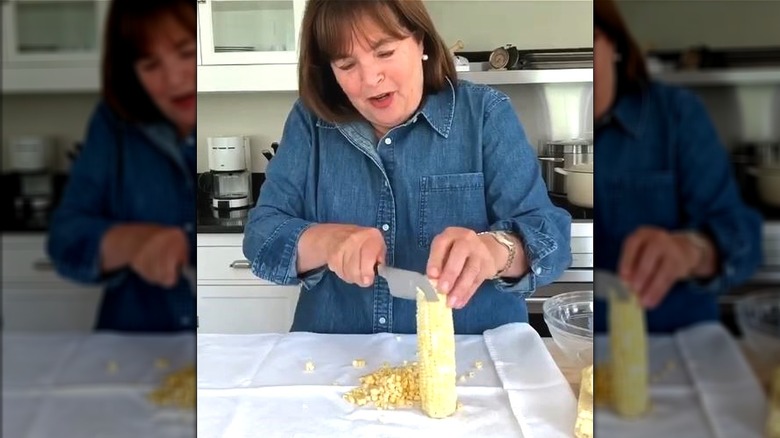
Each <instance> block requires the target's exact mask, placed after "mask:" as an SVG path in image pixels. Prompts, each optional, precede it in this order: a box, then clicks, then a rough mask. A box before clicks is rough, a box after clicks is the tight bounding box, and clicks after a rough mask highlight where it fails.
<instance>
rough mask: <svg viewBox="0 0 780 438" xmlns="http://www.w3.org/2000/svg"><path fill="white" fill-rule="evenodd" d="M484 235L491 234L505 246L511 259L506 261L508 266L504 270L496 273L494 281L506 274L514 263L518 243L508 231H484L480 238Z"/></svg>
mask: <svg viewBox="0 0 780 438" xmlns="http://www.w3.org/2000/svg"><path fill="white" fill-rule="evenodd" d="M483 234H489V235H490V236H491V237H493V238H494V239H496V241H497V242H498V243H500V244H501V245H503V246H504V247H505V248H506V249H507V251H509V257H507V259H506V264H505V265H504V267H503V268H501V269H499V270H498V272H496V275H495V276H494V277H493V279H497V278H500V277H501V276H502V275H503V273H504V272H506V271H507V270H508V269H509V268H510V267H511V266H512V262H514V260H515V255H517V242H515V241H514V239H512V238H511V237H510V236H511V234H509V232H507V231H483V232H481V233H479V234H477V235H478V236H480V235H483Z"/></svg>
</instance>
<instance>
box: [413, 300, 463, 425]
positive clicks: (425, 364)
mask: <svg viewBox="0 0 780 438" xmlns="http://www.w3.org/2000/svg"><path fill="white" fill-rule="evenodd" d="M434 287H435V285H434ZM417 355H418V361H419V366H420V371H419V373H420V374H419V377H420V402H421V405H422V410H423V412H425V414H426V415H428V416H429V417H432V418H444V417H448V416H450V415H452V414H453V413H455V409H456V408H457V392H456V389H455V384H456V382H455V379H456V377H455V330H454V327H453V323H452V309H451V308H449V307H447V297H446V296H445V295H441V294H440V295H439V300H438V301H435V302H429V301H427V300H426V298H425V293H424V292H423V291H422V290H420V289H419V288H418V289H417Z"/></svg>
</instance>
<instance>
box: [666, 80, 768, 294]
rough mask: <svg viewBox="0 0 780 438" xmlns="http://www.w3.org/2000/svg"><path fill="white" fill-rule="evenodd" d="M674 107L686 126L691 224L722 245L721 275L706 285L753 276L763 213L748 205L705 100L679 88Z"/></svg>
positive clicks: (683, 172) (685, 188) (684, 158)
mask: <svg viewBox="0 0 780 438" xmlns="http://www.w3.org/2000/svg"><path fill="white" fill-rule="evenodd" d="M670 106H671V107H672V108H675V109H676V110H677V111H678V114H677V118H678V120H679V126H680V127H681V129H679V130H678V132H677V136H676V137H677V138H676V150H677V153H678V157H677V162H678V166H680V167H681V168H680V170H679V171H678V172H677V173H678V175H679V176H680V187H681V193H682V196H683V200H682V205H683V208H684V212H685V217H686V218H688V220H687V223H686V224H685V228H687V229H693V230H698V231H700V232H702V233H704V234H705V235H707V236H709V237H710V238H711V239H712V240H713V243H714V244H715V246H716V247H717V251H718V256H719V265H720V269H719V271H718V274H717V275H716V276H715V277H713V278H710V279H707V280H706V281H703V282H698V283H699V285H700V287H703V288H704V289H706V290H708V291H711V292H720V291H726V290H728V289H729V288H731V287H734V286H738V285H739V284H741V283H743V282H745V281H746V280H748V279H749V278H750V277H751V276H752V275H753V274H754V273H755V272H756V270H757V269H758V267H759V266H760V264H761V254H762V251H761V225H762V220H761V216H760V215H759V214H758V212H756V211H755V210H753V209H751V208H750V207H748V206H747V205H746V204H745V203H744V201H743V200H742V197H741V195H740V193H739V188H738V186H737V183H736V181H735V180H734V178H733V176H732V174H731V164H730V163H731V162H730V160H729V158H728V152H727V150H726V148H725V147H724V146H723V144H722V143H721V141H720V139H719V137H718V134H717V131H716V130H715V127H714V126H713V124H712V122H711V121H710V119H709V116H708V114H707V110H706V109H705V107H704V105H703V104H702V103H701V101H700V100H699V99H698V98H697V97H696V96H695V95H694V94H693V93H691V92H689V91H687V90H678V91H677V93H676V94H675V96H674V100H673V102H672V105H670Z"/></svg>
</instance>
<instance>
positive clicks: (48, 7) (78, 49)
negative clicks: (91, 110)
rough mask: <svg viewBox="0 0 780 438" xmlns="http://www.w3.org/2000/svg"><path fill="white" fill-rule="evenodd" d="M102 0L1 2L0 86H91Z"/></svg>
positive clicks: (96, 77)
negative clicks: (0, 53)
mask: <svg viewBox="0 0 780 438" xmlns="http://www.w3.org/2000/svg"><path fill="white" fill-rule="evenodd" d="M108 5H109V2H107V1H102V0H7V1H6V2H4V3H3V5H2V23H3V27H2V39H3V47H2V51H3V71H2V90H3V92H5V93H8V92H36V91H97V90H98V88H99V86H100V80H99V78H100V75H99V66H100V62H99V61H100V56H101V50H102V37H103V27H104V22H105V18H106V13H107V9H108Z"/></svg>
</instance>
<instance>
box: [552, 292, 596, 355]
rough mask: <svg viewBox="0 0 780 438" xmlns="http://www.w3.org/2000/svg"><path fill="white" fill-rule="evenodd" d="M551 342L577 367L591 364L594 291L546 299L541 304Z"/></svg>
mask: <svg viewBox="0 0 780 438" xmlns="http://www.w3.org/2000/svg"><path fill="white" fill-rule="evenodd" d="M542 311H543V312H544V322H545V323H546V324H547V327H548V328H549V329H550V334H551V335H552V338H553V341H554V342H555V343H556V344H557V345H558V347H559V348H560V349H561V351H563V353H564V354H566V356H568V357H569V358H570V359H571V360H573V361H575V362H576V363H577V364H578V365H579V366H588V365H590V364H592V363H593V291H574V292H566V293H562V294H558V295H556V296H554V297H551V298H548V299H547V300H546V301H545V302H544V305H543V306H542Z"/></svg>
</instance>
